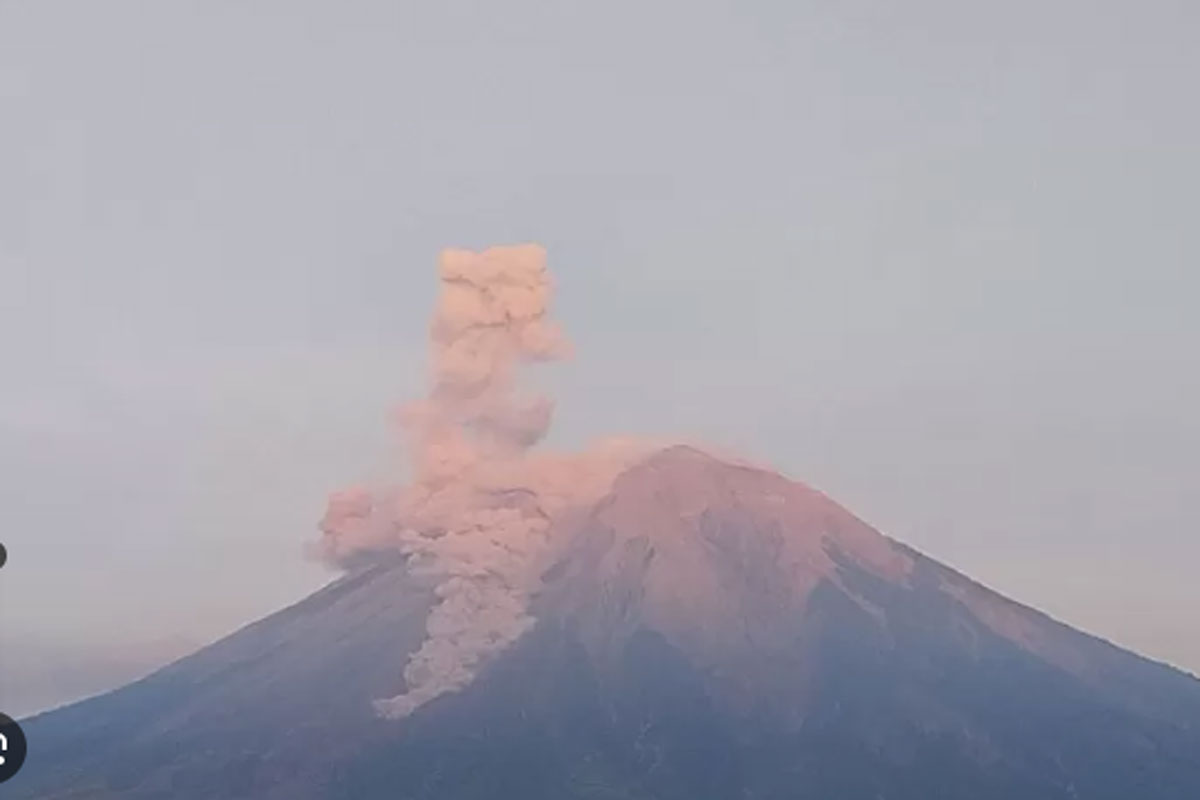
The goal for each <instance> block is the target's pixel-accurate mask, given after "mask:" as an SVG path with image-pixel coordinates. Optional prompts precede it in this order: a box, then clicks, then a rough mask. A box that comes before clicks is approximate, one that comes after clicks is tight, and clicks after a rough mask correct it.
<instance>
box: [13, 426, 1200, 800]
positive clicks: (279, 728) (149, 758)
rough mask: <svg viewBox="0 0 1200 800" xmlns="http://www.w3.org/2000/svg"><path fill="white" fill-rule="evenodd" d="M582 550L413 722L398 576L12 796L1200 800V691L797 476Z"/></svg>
mask: <svg viewBox="0 0 1200 800" xmlns="http://www.w3.org/2000/svg"><path fill="white" fill-rule="evenodd" d="M569 524H570V530H568V531H565V532H563V534H562V535H563V536H564V537H565V539H564V541H567V542H568V544H567V545H566V546H565V547H564V549H563V551H562V555H561V558H559V559H558V560H557V562H556V563H555V564H554V565H553V566H552V567H550V568H549V569H548V570H547V572H546V573H545V575H544V577H543V584H544V588H543V589H542V590H541V591H540V592H539V593H538V595H537V596H536V598H535V600H534V605H533V609H532V612H533V614H534V616H535V617H536V618H537V620H538V621H537V624H536V625H535V626H534V628H533V629H532V630H531V631H529V632H528V633H526V634H525V635H524V636H523V637H522V638H520V639H519V640H518V641H517V642H516V643H515V644H513V645H512V646H511V647H509V648H508V649H507V650H506V651H505V652H503V653H502V654H501V655H499V656H498V657H496V658H495V659H494V660H492V661H491V662H490V663H488V664H486V665H485V666H484V668H483V669H482V670H481V671H480V673H479V675H478V677H477V678H476V680H475V681H474V682H473V683H471V684H470V685H469V686H467V687H466V688H465V689H463V690H462V691H459V692H456V693H452V694H447V695H444V696H441V697H438V698H436V699H435V700H433V701H431V702H429V703H428V704H427V705H425V706H423V707H421V708H419V709H418V710H417V711H416V712H415V713H413V714H412V715H411V716H409V717H407V718H404V719H399V720H390V719H382V718H380V717H379V716H378V715H376V713H375V712H374V710H373V708H372V701H373V700H375V699H377V698H381V697H390V696H394V695H397V694H400V693H402V692H404V691H405V686H404V682H403V667H404V664H405V663H406V661H407V659H408V656H409V655H410V654H411V653H412V652H414V651H415V650H416V649H417V648H418V647H419V646H420V644H421V642H422V640H423V639H424V637H425V628H424V625H425V619H426V616H427V614H428V611H429V609H430V607H431V605H432V604H433V602H434V600H435V598H434V595H433V583H432V581H431V579H429V578H427V577H422V576H420V575H415V574H412V573H410V571H409V570H408V569H407V568H406V565H405V563H404V562H403V560H401V559H399V558H397V559H395V560H391V561H387V560H382V559H380V560H376V562H375V563H372V564H370V565H368V566H363V567H361V568H359V569H356V570H354V571H352V572H350V573H348V574H346V575H345V576H344V577H342V578H341V579H340V580H338V581H336V582H334V583H332V584H330V585H329V586H327V587H326V588H324V589H322V590H320V591H318V592H317V593H315V594H314V595H312V596H310V597H308V598H307V599H305V600H303V601H301V602H300V603H298V604H296V605H294V606H292V607H290V608H288V609H285V610H283V611H280V612H278V613H277V614H274V615H272V616H269V617H267V618H265V619H263V620H261V621H259V622H256V623H254V624H252V625H249V626H247V627H246V628H244V629H242V630H240V631H238V632H237V633H235V634H233V635H232V636H229V637H228V638H226V639H224V640H222V641H219V642H217V643H216V644H213V645H211V646H210V647H207V648H205V649H203V650H201V651H199V652H198V653H196V654H194V655H192V656H190V657H188V658H185V659H183V660H181V661H178V662H176V663H175V664H172V665H171V666H168V667H166V668H165V669H163V670H161V671H159V672H157V673H155V674H154V675H151V676H150V677H148V678H146V679H144V680H142V681H139V682H137V683H135V684H132V685H130V686H127V687H124V688H122V689H119V690H117V691H114V692H111V693H109V694H106V695H103V696H100V697H96V698H93V699H91V700H87V701H84V702H81V703H77V704H75V705H72V706H69V707H66V708H63V709H60V710H57V711H53V712H50V713H47V714H43V715H41V716H38V717H36V718H33V719H31V720H28V721H26V722H25V723H24V727H25V730H26V734H27V738H28V740H29V756H28V760H27V762H26V764H25V767H24V770H23V772H22V773H21V774H20V775H19V776H18V777H17V778H15V779H14V780H13V781H11V782H10V783H9V784H7V785H5V786H4V790H3V791H4V795H3V796H4V797H6V798H12V800H22V799H23V798H72V799H73V800H85V799H86V800H91V799H93V798H95V799H99V798H131V799H136V800H141V799H143V798H145V799H147V800H148V799H149V798H172V799H177V800H193V799H197V800H198V799H199V798H222V799H223V800H240V799H242V798H246V799H249V798H255V799H256V800H275V799H278V800H306V799H308V798H314V799H315V798H339V799H342V798H344V799H345V800H356V799H359V798H361V799H362V800H376V799H380V800H382V798H396V799H402V800H410V799H411V800H434V799H436V800H502V799H503V800H510V799H511V800H551V799H552V798H553V800H564V799H565V800H571V799H572V798H591V799H593V800H651V799H654V800H707V799H708V798H711V799H712V800H734V799H735V798H736V799H741V798H744V799H745V800H752V799H753V800H783V799H784V798H814V799H816V800H833V799H836V800H929V799H930V798H954V799H955V800H958V799H963V800H965V799H967V798H969V799H970V800H1041V799H1043V798H1044V799H1045V800H1058V799H1059V798H1062V800H1068V799H1069V798H1083V799H1085V800H1108V799H1110V798H1111V800H1130V799H1131V798H1137V799H1138V800H1195V798H1200V681H1197V680H1196V679H1195V678H1193V677H1191V676H1189V675H1186V674H1184V673H1182V672H1180V671H1177V670H1175V669H1172V668H1170V667H1168V666H1166V665H1163V664H1159V663H1155V662H1152V661H1149V660H1147V659H1144V658H1141V657H1139V656H1137V655H1134V654H1132V653H1129V652H1127V651H1124V650H1121V649H1119V648H1117V647H1115V646H1113V645H1111V644H1108V643H1107V642H1104V641H1102V640H1100V639H1097V638H1095V637H1092V636H1089V635H1087V634H1084V633H1081V632H1079V631H1076V630H1074V629H1072V628H1070V627H1068V626H1066V625H1063V624H1061V623H1059V622H1056V621H1054V620H1053V619H1051V618H1049V617H1047V616H1045V615H1044V614H1041V613H1039V612H1037V611H1035V610H1033V609H1030V608H1027V607H1025V606H1022V605H1019V604H1017V603H1014V602H1013V601H1011V600H1008V599H1006V598H1004V597H1002V596H1000V595H998V594H996V593H994V592H992V591H990V590H988V589H987V588H985V587H983V586H980V585H979V584H977V583H975V582H973V581H971V580H970V579H968V578H966V577H964V576H963V575H961V574H959V573H957V572H955V571H953V570H951V569H949V568H947V567H945V566H943V565H941V564H939V563H937V562H936V561H933V560H931V559H929V558H927V557H925V556H923V555H921V554H920V553H918V552H916V551H914V550H912V549H911V548H908V547H906V546H904V545H902V544H899V543H897V542H895V541H893V540H891V539H888V538H887V537H885V536H883V535H882V534H880V533H878V532H876V531H875V530H873V529H872V528H870V527H869V526H868V525H866V524H865V523H864V522H862V521H861V520H859V519H857V518H856V517H854V516H853V515H852V514H850V513H849V512H847V511H845V510H844V509H842V508H841V507H840V506H838V505H837V504H836V503H834V502H833V501H832V500H830V499H829V498H827V497H825V496H824V495H822V494H820V493H819V492H816V491H814V490H812V489H809V488H807V487H805V486H803V485H802V484H799V483H796V482H793V481H790V480H788V479H786V478H784V477H782V476H779V475H777V474H774V473H771V472H769V471H765V470H761V469H756V468H751V467H747V466H741V465H735V464H730V463H726V462H723V461H720V460H718V459H715V458H713V457H711V456H708V455H706V454H704V453H701V452H699V451H697V450H694V449H691V448H687V447H673V448H668V449H665V450H662V451H659V452H657V453H655V454H654V455H652V456H650V457H649V458H647V459H645V460H643V461H641V462H639V463H638V464H636V465H635V466H633V467H632V468H630V469H628V470H627V471H625V472H624V473H622V474H621V475H620V476H619V477H618V478H617V480H616V481H615V483H614V484H613V486H612V488H611V491H610V492H609V493H608V494H607V495H606V496H605V497H604V498H603V499H602V500H601V501H600V502H598V503H597V504H595V506H594V507H592V508H591V509H589V510H588V511H587V513H584V514H581V515H579V516H578V517H574V518H572V519H571V521H570V523H569Z"/></svg>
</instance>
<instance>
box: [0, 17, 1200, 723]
mask: <svg viewBox="0 0 1200 800" xmlns="http://www.w3.org/2000/svg"><path fill="white" fill-rule="evenodd" d="M1198 37H1200V6H1197V4H1196V3H1194V2H1192V0H1179V1H1178V2H1153V1H1147V2H1138V3H1133V2H1128V1H1127V0H1125V1H1122V2H1097V0H1088V1H1087V2H1083V1H1082V0H1080V1H1079V2H1075V1H1073V0H1056V1H1055V2H1045V1H1044V0H1039V1H1038V2H1033V1H1026V0H1019V1H1016V2H1005V3H997V2H971V1H969V0H968V2H963V0H945V1H944V2H932V1H931V0H919V1H915V2H906V3H896V2H892V1H891V0H878V1H876V2H870V1H868V0H859V1H851V2H834V1H833V0H819V1H809V2H804V1H803V0H801V1H800V2H790V1H789V2H783V1H781V0H777V1H776V2H769V3H766V2H753V3H752V2H737V3H734V2H728V3H720V4H714V3H707V2H698V1H697V0H688V1H687V2H629V3H626V2H593V3H574V2H563V1H562V0H559V1H558V2H550V1H549V0H545V1H544V2H528V1H526V0H521V1H519V2H505V3H496V2H482V1H480V2H474V3H460V2H444V1H443V2H436V3H425V4H416V3H402V2H396V1H395V0H391V1H390V2H384V1H383V0H377V1H376V2H366V1H365V0H357V1H354V2H351V1H350V0H338V2H312V1H311V0H305V1H301V0H275V1H274V2H263V1H261V0H260V1H258V2H254V1H251V2H247V1H246V0H238V1H237V2H234V0H207V2H201V1H200V0H194V1H193V2H173V1H171V0H144V1H143V2H127V1H126V0H107V2H95V1H94V0H74V1H73V2H59V1H58V0H0V270H2V284H0V363H2V364H3V370H4V380H3V386H2V389H0V514H2V515H3V525H2V527H0V531H2V534H0V535H2V538H3V541H4V542H5V543H6V544H7V545H8V548H9V551H10V559H9V564H8V566H7V567H5V568H4V570H3V571H2V572H0V604H2V605H0V651H2V656H0V709H2V710H5V711H7V712H8V713H14V712H15V713H23V712H24V711H27V710H30V709H32V708H36V707H41V706H44V705H47V704H50V703H54V702H59V701H61V700H63V699H65V698H67V697H70V696H74V695H77V694H79V693H83V692H87V691H94V690H97V689H100V688H104V687H105V686H107V685H109V684H112V683H114V682H117V681H120V680H123V679H124V678H125V677H127V676H128V675H129V674H131V673H133V672H136V671H137V670H138V669H142V668H144V667H145V666H147V665H149V664H152V663H154V662H155V661H156V660H160V659H162V658H166V657H168V656H170V655H173V654H176V653H178V652H180V651H182V650H186V649H187V648H188V647H190V646H192V645H193V644H197V643H203V642H206V641H208V640H211V639H213V638H215V637H217V636H219V635H221V634H223V633H226V632H228V631H230V630H232V629H233V628H235V627H237V626H238V625H240V624H242V623H244V622H247V621H249V620H251V619H253V618H255V617H257V616H260V615H262V614H264V613H267V612H269V611H272V610H274V609H276V608H278V607H279V606H281V605H283V604H286V603H288V602H290V601H293V600H295V599H297V598H299V597H301V596H302V595H304V594H306V593H307V592H308V591H310V590H311V589H313V588H314V587H315V586H317V585H319V584H320V583H322V582H323V581H325V580H328V579H329V577H330V576H331V574H330V573H329V572H328V571H326V570H325V569H323V568H321V567H320V566H318V565H316V564H314V563H312V562H311V561H309V560H306V558H305V554H304V546H305V544H306V542H309V541H311V540H313V539H314V538H315V523H316V520H317V519H318V518H319V516H320V514H321V512H322V509H323V506H324V501H325V497H326V494H327V492H328V491H330V490H332V489H335V488H339V487H342V486H344V485H346V484H349V483H353V482H354V481H355V480H357V479H359V478H362V477H364V476H371V475H377V474H379V473H380V472H381V471H383V470H386V469H387V468H388V467H387V465H388V464H389V463H391V462H392V461H393V460H394V459H395V453H394V451H393V446H392V443H391V441H392V440H391V433H390V429H389V421H388V414H389V412H390V409H392V408H393V407H394V406H395V404H396V403H397V402H398V401H399V400H401V399H403V398H405V397H406V396H412V395H415V394H417V393H419V391H420V388H419V387H420V385H421V382H422V378H423V366H424V357H425V354H424V341H425V328H426V324H427V320H428V315H429V310H430V307H431V304H432V301H433V291H434V279H435V274H434V264H435V259H436V255H437V251H438V250H439V249H440V248H442V247H444V246H448V245H460V246H468V247H482V246H485V245H488V244H491V243H500V242H517V241H530V240H533V241H538V242H541V243H543V244H544V245H546V247H547V248H548V250H549V258H550V264H551V269H552V270H553V271H554V273H555V275H556V277H557V280H558V285H559V287H560V290H559V297H558V304H557V313H558V316H559V317H560V318H561V319H562V320H563V321H564V323H565V324H566V326H567V328H568V330H569V332H570V334H571V336H572V338H573V339H574V340H575V342H576V345H577V358H576V360H575V362H573V363H571V364H568V365H565V366H562V367H555V368H554V369H553V370H552V371H549V372H547V373H546V375H545V378H544V379H545V381H546V382H547V383H549V384H551V386H552V387H553V388H554V390H555V391H556V393H557V395H558V398H559V416H558V425H557V428H556V433H555V435H554V439H555V440H557V441H558V442H559V443H563V442H574V441H579V440H582V439H584V438H587V437H591V436H593V435H600V434H606V433H623V432H630V433H651V434H676V435H680V436H688V437H692V438H698V439H701V440H706V441H710V442H714V443H717V444H720V445H722V446H725V447H728V448H730V449H735V450H738V451H741V452H743V453H745V454H746V455H748V456H750V457H752V458H756V459H759V460H763V461H767V462H770V463H773V464H775V465H777V466H778V467H780V468H781V469H783V470H785V471H786V472H787V473H788V474H790V475H792V476H794V477H796V478H799V479H802V480H805V481H807V482H809V483H811V484H813V485H815V486H817V487H818V488H821V489H823V490H825V491H827V492H828V493H830V494H831V495H833V496H834V497H835V498H837V499H838V500H840V501H841V502H843V503H844V504H845V505H847V506H848V507H849V508H851V509H852V510H854V511H855V512H856V513H858V514H859V515H860V516H863V517H864V518H866V519H867V520H868V521H869V522H871V523H872V524H874V525H875V526H876V527H878V528H880V529H881V530H883V531H884V532H886V533H889V534H891V535H893V536H895V537H897V538H899V539H901V540H903V541H906V542H908V543H910V544H912V545H914V546H916V547H918V548H920V549H922V550H924V551H926V552H928V553H929V554H931V555H933V556H935V557H938V558H941V559H943V560H945V561H947V562H949V563H950V564H952V565H953V566H955V567H958V568H960V569H962V570H963V571H965V572H967V573H968V574H970V575H972V576H973V577H975V578H977V579H980V580H982V581H984V582H986V583H988V584H990V585H991V586H993V587H994V588H996V589H999V590H1001V591H1003V592H1005V593H1006V594H1009V595H1011V596H1013V597H1015V598H1017V599H1020V600H1022V601H1023V602H1026V603H1030V604H1032V605H1036V606H1039V607H1041V608H1043V609H1044V610H1046V611H1048V612H1050V613H1052V614H1054V615H1055V616H1058V617H1060V618H1062V619H1064V620H1065V621H1067V622H1070V623H1072V624H1074V625H1076V626H1080V627H1083V628H1085V629H1087V630H1089V631H1092V632H1095V633H1098V634H1101V635H1103V636H1105V637H1108V638H1111V639H1113V640H1115V641H1116V642H1118V643H1120V644H1123V645H1126V646H1129V647H1133V648H1136V649H1138V650H1140V651H1142V652H1145V653H1146V654H1148V655H1151V656H1154V657H1157V658H1161V659H1166V660H1169V661H1172V662H1173V663H1175V664H1177V665H1180V666H1183V667H1186V668H1188V669H1191V670H1192V671H1200V612H1198V611H1197V609H1200V581H1198V580H1197V579H1196V575H1197V564H1198V563H1200V505H1198V504H1197V502H1196V499H1197V496H1198V494H1200V493H1198V491H1197V484H1198V483H1200V422H1198V421H1197V409H1200V369H1198V367H1197V361H1198V358H1197V349H1198V345H1200V314H1198V313H1197V302H1198V296H1200V268H1198V264H1200V225H1197V224H1196V212H1197V208H1200V145H1198V143H1200V110H1198V109H1200V106H1198V104H1197V103H1196V99H1195V93H1196V86H1195V83H1196V76H1197V75H1200V49H1198V48H1197V47H1196V41H1197V40H1198ZM401 666H402V665H397V668H398V669H399V668H400V667H401Z"/></svg>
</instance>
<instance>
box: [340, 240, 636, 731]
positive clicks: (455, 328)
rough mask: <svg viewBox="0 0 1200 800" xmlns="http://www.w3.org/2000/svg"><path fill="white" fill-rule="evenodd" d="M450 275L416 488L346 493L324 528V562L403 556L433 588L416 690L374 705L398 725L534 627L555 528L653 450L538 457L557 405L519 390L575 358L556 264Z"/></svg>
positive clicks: (630, 446)
mask: <svg viewBox="0 0 1200 800" xmlns="http://www.w3.org/2000/svg"><path fill="white" fill-rule="evenodd" d="M438 270H439V277H440V291H439V296H438V300H437V306H436V308H435V311H434V316H433V322H432V324H431V326H430V361H431V377H430V389H429V392H428V395H427V396H426V397H425V398H424V399H422V400H420V401H418V402H415V403H411V404H409V405H407V406H405V407H404V408H402V409H401V412H400V414H399V421H400V426H401V429H402V431H403V433H404V438H405V441H406V444H407V451H408V453H409V457H410V460H411V465H410V466H411V475H412V479H411V481H410V482H409V483H407V484H406V485H402V486H395V487H387V488H384V489H376V490H370V489H365V488H354V489H349V490H346V491H343V492H338V493H336V494H334V495H333V496H332V497H331V498H330V501H329V505H328V509H327V511H326V514H325V518H324V519H323V520H322V522H321V530H322V534H323V535H322V538H321V542H320V548H321V552H322V554H323V555H324V557H325V558H326V559H328V560H330V561H332V562H334V563H337V564H341V565H351V564H353V563H355V562H356V561H359V560H362V559H369V558H371V557H372V556H377V555H378V554H380V553H395V552H399V553H402V554H403V555H404V556H405V557H406V558H407V561H408V565H409V568H410V569H411V570H412V571H413V572H415V573H419V574H423V575H428V576H431V577H432V578H433V579H434V580H435V582H436V588H435V595H436V602H435V604H434V606H433V608H432V610H431V612H430V614H429V618H428V620H427V622H426V633H427V636H426V639H425V641H424V643H423V644H422V645H421V647H420V648H419V649H418V650H417V652H416V653H414V654H413V655H412V657H411V659H410V660H409V663H408V665H407V666H406V667H405V669H404V678H405V683H406V686H407V691H406V692H405V693H404V694H401V695H398V696H396V697H391V698H386V699H382V700H379V701H377V702H376V708H377V710H378V711H379V713H380V714H382V715H384V716H387V717H394V718H396V717H404V716H407V715H408V714H410V713H411V712H412V711H414V710H415V709H416V708H419V707H420V706H421V705H423V704H424V703H426V702H428V701H430V700H432V699H433V698H435V697H438V696H439V695H442V694H445V693H447V692H453V691H456V690H458V689H461V688H462V687H464V686H466V685H467V684H469V683H470V682H471V680H472V679H473V678H474V676H475V673H476V671H477V670H478V668H479V667H480V666H481V665H482V664H484V663H485V662H486V661H487V659H488V658H489V657H491V656H492V655H494V654H496V653H498V652H500V651H501V650H503V649H504V648H506V647H507V646H508V645H510V644H511V643H512V642H514V641H516V639H518V638H519V637H520V636H521V635H522V634H523V633H525V632H526V631H527V630H529V629H530V628H531V627H532V626H533V624H534V623H535V620H534V618H533V617H532V616H531V615H530V613H529V605H530V599H531V597H532V596H533V594H534V593H536V591H537V590H538V588H539V576H540V575H541V574H542V572H543V571H544V569H545V567H546V565H547V563H548V560H549V559H550V558H551V556H552V551H553V537H554V531H555V529H556V523H557V522H558V521H560V520H561V519H562V518H563V516H564V515H566V514H568V513H569V512H570V511H571V510H572V509H574V508H579V507H581V506H583V505H585V504H587V503H589V502H591V501H594V500H595V499H597V498H598V497H599V496H601V495H602V494H603V492H604V491H605V490H606V488H607V487H608V486H609V485H610V484H611V482H612V480H613V478H614V477H615V476H616V475H617V473H619V472H620V471H621V470H622V469H623V468H624V467H625V466H627V465H628V464H629V463H630V462H631V461H632V460H634V459H635V458H636V457H637V456H638V455H639V454H641V453H644V452H645V450H646V445H644V444H642V443H638V442H634V441H629V440H624V441H622V440H611V441H608V442H605V443H603V444H600V445H597V446H595V447H592V448H590V449H588V450H587V451H585V452H583V453H573V454H561V453H560V454H556V453H546V452H535V451H532V450H531V448H532V447H533V446H534V445H536V444H537V443H538V442H539V441H540V440H541V439H542V438H543V436H544V435H545V433H546V431H547V429H548V428H549V426H550V421H551V418H552V416H553V403H552V402H551V400H550V399H549V398H547V397H545V396H542V395H537V394H527V393H525V392H523V391H522V388H521V385H520V377H521V370H522V368H523V367H524V366H526V365H528V364H531V363H534V362H539V361H552V360H557V359H562V358H566V357H567V356H569V355H570V345H569V343H568V341H567V339H566V337H565V336H564V334H563V332H562V331H561V329H560V328H559V327H558V325H556V324H555V323H554V321H553V320H552V319H551V318H550V303H551V298H552V294H553V286H552V282H551V279H550V275H549V272H548V271H547V269H546V253H545V250H544V249H542V248H541V247H539V246H537V245H532V244H526V245H517V246H509V247H493V248H489V249H487V250H484V251H482V252H479V253H475V252H471V251H467V250H446V251H444V252H443V253H442V254H441V257H440V259H439V264H438Z"/></svg>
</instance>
